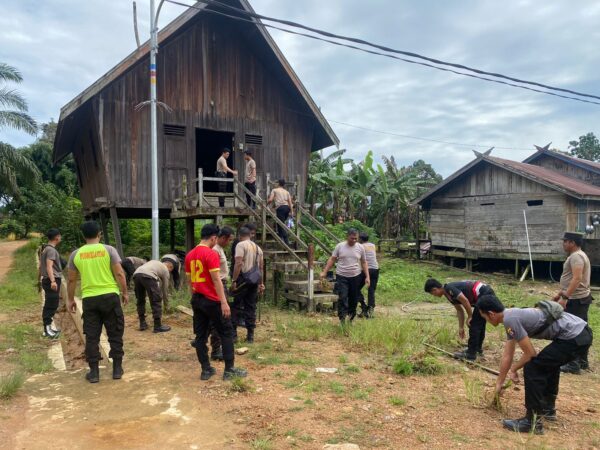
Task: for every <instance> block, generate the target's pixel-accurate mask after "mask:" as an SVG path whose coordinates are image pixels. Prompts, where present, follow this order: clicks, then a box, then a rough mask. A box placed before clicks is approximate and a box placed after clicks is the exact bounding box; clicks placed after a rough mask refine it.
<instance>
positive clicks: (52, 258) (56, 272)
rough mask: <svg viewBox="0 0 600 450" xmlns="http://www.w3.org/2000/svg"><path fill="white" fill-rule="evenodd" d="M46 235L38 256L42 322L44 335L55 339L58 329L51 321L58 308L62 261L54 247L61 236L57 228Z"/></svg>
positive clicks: (58, 242)
mask: <svg viewBox="0 0 600 450" xmlns="http://www.w3.org/2000/svg"><path fill="white" fill-rule="evenodd" d="M46 237H47V238H48V243H47V244H46V246H45V247H44V249H43V250H42V254H41V256H40V275H41V278H42V289H43V290H44V309H43V310H42V322H43V328H44V337H47V338H50V339H56V338H58V337H59V335H60V331H59V330H57V329H55V328H54V327H53V326H52V321H53V319H54V314H56V310H57V309H58V302H59V300H60V286H61V281H62V262H61V260H60V254H59V253H58V250H56V247H58V245H59V244H60V241H61V239H62V236H61V234H60V231H59V230H57V229H56V228H51V229H49V230H48V232H47V233H46Z"/></svg>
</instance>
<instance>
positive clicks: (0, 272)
mask: <svg viewBox="0 0 600 450" xmlns="http://www.w3.org/2000/svg"><path fill="white" fill-rule="evenodd" d="M25 244H27V241H6V242H0V282H2V280H3V279H4V276H5V275H6V274H7V273H8V269H10V265H11V264H12V261H13V253H14V252H16V251H17V250H18V249H19V248H21V247H23V246H24V245H25Z"/></svg>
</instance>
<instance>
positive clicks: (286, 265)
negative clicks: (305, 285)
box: [272, 260, 323, 273]
mask: <svg viewBox="0 0 600 450" xmlns="http://www.w3.org/2000/svg"><path fill="white" fill-rule="evenodd" d="M322 266H323V263H321V262H320V261H315V266H314V270H315V273H318V271H319V270H320V267H322ZM272 268H273V270H279V271H280V272H284V273H295V272H306V268H305V267H304V266H303V265H302V264H300V263H299V262H298V261H295V260H294V261H275V262H273V265H272Z"/></svg>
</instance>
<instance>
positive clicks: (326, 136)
mask: <svg viewBox="0 0 600 450" xmlns="http://www.w3.org/2000/svg"><path fill="white" fill-rule="evenodd" d="M235 2H237V3H239V5H240V6H241V8H242V9H244V10H246V11H248V12H251V13H254V9H253V8H252V6H251V5H250V3H249V2H248V0H235ZM235 2H234V3H235ZM207 7H208V5H207V4H206V3H203V2H202V1H198V2H196V3H195V4H193V5H192V6H190V8H188V9H187V10H186V11H184V12H183V13H182V14H180V15H179V16H178V17H177V18H176V19H174V20H173V21H171V22H170V23H169V24H168V25H166V26H165V27H164V28H163V29H162V30H161V31H159V33H158V43H159V45H160V44H161V43H162V42H164V41H165V40H166V39H168V38H169V37H170V36H172V35H173V34H174V33H176V32H177V31H178V30H180V29H181V28H182V27H184V26H185V25H186V24H187V23H189V22H190V21H191V20H192V19H194V18H195V17H196V16H198V15H199V14H203V13H204V14H206V12H205V11H203V10H204V9H206V8H207ZM251 20H254V21H255V23H256V29H257V30H258V32H259V36H260V37H261V38H262V42H264V44H266V46H267V47H268V49H269V50H270V51H271V54H272V55H273V56H274V57H275V59H276V61H277V63H278V64H279V66H280V68H281V69H282V70H283V71H284V72H285V74H286V76H287V79H288V80H289V82H290V83H291V85H292V87H293V88H294V89H295V90H296V91H297V92H298V93H299V94H300V97H301V98H302V100H303V101H304V103H305V104H306V106H307V107H308V109H309V110H310V112H311V113H312V115H313V116H314V118H315V119H316V120H317V122H318V124H319V130H318V131H320V134H322V136H321V138H320V139H319V140H318V141H317V145H316V148H313V150H319V149H321V148H325V147H328V146H331V145H339V139H338V137H337V136H336V134H335V133H334V131H333V129H332V128H331V126H330V125H329V123H328V122H327V120H326V119H325V117H324V116H323V114H322V113H321V110H320V109H319V107H318V106H317V104H316V103H315V102H314V100H313V99H312V97H311V96H310V94H309V93H308V91H307V89H306V88H305V87H304V85H303V84H302V82H301V81H300V78H299V77H298V75H297V74H296V72H294V70H293V69H292V67H291V65H290V64H289V62H288V61H287V59H286V58H285V56H284V55H283V53H282V52H281V50H280V49H279V47H278V46H277V44H276V43H275V41H274V40H273V38H272V37H271V35H270V34H269V33H268V31H267V29H266V28H265V27H264V26H262V24H261V22H260V20H259V19H251ZM149 52H150V42H149V41H146V42H144V43H143V44H142V45H141V46H140V47H139V48H138V49H136V50H134V51H133V52H132V53H130V54H129V55H128V56H127V57H126V58H124V59H123V60H122V61H121V62H119V63H118V64H117V65H116V66H114V67H113V68H112V69H110V70H109V71H108V72H107V73H105V74H104V75H103V76H102V77H100V78H99V79H98V80H97V81H96V82H94V83H93V84H92V85H90V86H89V87H88V88H86V89H85V90H84V91H83V92H81V93H80V94H79V95H77V96H76V97H75V98H74V99H72V100H71V101H70V102H69V103H67V104H66V105H65V106H63V107H62V108H61V110H60V119H59V128H60V125H61V122H63V121H64V120H65V119H67V118H68V117H69V116H71V115H72V114H73V113H75V112H76V111H77V110H78V109H79V108H80V107H81V106H83V105H84V104H85V103H86V102H87V101H88V100H90V99H91V98H92V97H94V96H95V95H96V94H98V93H99V92H101V91H102V90H103V89H104V88H106V87H107V86H108V85H109V84H110V83H112V82H113V81H115V80H116V79H118V78H119V77H120V76H121V75H123V74H124V73H125V72H126V71H127V70H128V69H129V68H131V67H132V66H134V65H135V64H137V63H138V62H139V61H140V60H142V59H143V58H148V57H149ZM159 76H160V74H159ZM316 133H317V130H315V134H316Z"/></svg>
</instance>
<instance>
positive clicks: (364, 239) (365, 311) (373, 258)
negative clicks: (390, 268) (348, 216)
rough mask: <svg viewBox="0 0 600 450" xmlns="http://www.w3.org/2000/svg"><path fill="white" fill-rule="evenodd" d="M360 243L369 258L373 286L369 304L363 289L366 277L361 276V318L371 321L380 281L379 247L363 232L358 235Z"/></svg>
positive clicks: (371, 285)
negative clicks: (366, 301)
mask: <svg viewBox="0 0 600 450" xmlns="http://www.w3.org/2000/svg"><path fill="white" fill-rule="evenodd" d="M358 242H359V243H360V244H361V245H362V246H363V247H364V249H365V255H366V257H367V266H369V277H370V278H371V284H370V285H369V288H368V297H367V298H368V302H369V303H368V304H367V303H365V297H364V295H363V294H362V289H363V287H364V286H365V275H364V274H361V280H360V284H359V286H358V301H359V302H360V308H361V314H360V315H359V317H361V316H362V317H365V318H367V319H371V318H373V317H374V311H375V291H376V290H377V282H378V281H379V263H378V262H377V246H376V245H375V244H373V243H372V242H369V235H368V234H367V233H365V232H362V233H360V234H359V235H358Z"/></svg>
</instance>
